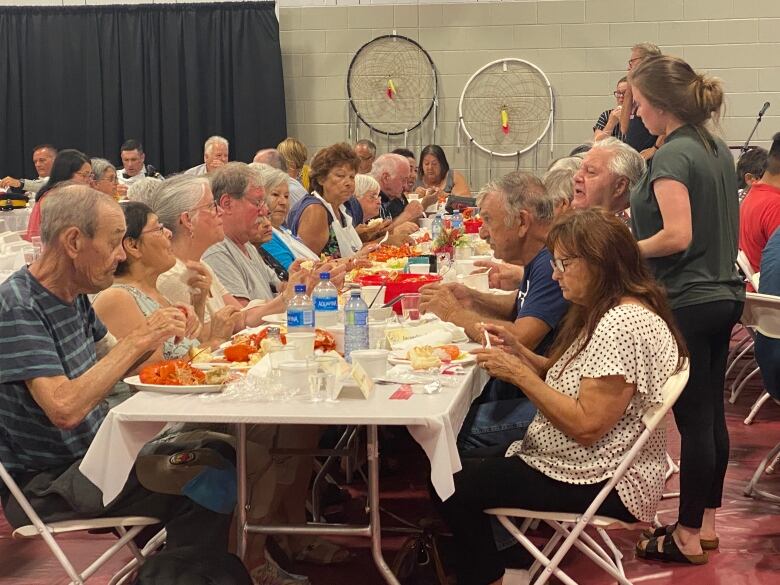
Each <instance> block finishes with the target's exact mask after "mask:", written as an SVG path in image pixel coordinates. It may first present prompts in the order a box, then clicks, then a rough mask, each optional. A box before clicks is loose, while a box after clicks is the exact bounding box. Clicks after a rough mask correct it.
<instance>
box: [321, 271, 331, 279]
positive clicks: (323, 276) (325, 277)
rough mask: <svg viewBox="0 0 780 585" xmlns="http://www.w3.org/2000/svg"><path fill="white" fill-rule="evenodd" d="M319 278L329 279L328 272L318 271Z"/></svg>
mask: <svg viewBox="0 0 780 585" xmlns="http://www.w3.org/2000/svg"><path fill="white" fill-rule="evenodd" d="M320 280H330V272H320Z"/></svg>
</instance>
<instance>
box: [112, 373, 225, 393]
mask: <svg viewBox="0 0 780 585" xmlns="http://www.w3.org/2000/svg"><path fill="white" fill-rule="evenodd" d="M124 383H125V384H127V385H128V386H132V387H133V388H136V389H137V390H143V391H145V392H161V393H163V394H207V393H209V392H222V388H223V387H224V384H197V385H195V386H167V385H161V384H144V383H143V382H141V379H140V377H138V376H130V377H128V378H125V379H124Z"/></svg>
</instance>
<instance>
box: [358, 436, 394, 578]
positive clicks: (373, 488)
mask: <svg viewBox="0 0 780 585" xmlns="http://www.w3.org/2000/svg"><path fill="white" fill-rule="evenodd" d="M366 450H367V451H368V507H369V518H370V524H371V552H372V554H373V556H374V562H375V563H376V567H377V569H379V573H380V574H381V575H382V577H384V579H385V581H387V582H388V583H389V584H390V585H400V583H399V582H398V579H396V578H395V575H393V572H392V571H391V570H390V567H388V566H387V562H386V561H385V558H384V556H383V555H382V527H381V522H380V518H379V515H380V510H379V433H378V432H377V427H376V425H370V426H369V427H368V442H367V443H366Z"/></svg>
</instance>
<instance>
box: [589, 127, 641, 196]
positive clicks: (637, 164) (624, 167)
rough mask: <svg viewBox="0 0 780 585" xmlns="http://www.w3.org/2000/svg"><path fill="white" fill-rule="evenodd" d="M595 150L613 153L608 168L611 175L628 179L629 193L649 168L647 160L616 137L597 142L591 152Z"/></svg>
mask: <svg viewBox="0 0 780 585" xmlns="http://www.w3.org/2000/svg"><path fill="white" fill-rule="evenodd" d="M593 150H607V151H609V152H611V153H612V157H611V158H610V159H609V164H608V165H607V166H608V168H609V170H610V172H611V173H613V174H615V175H617V176H619V177H625V178H626V179H628V190H629V191H630V190H631V189H633V188H634V186H636V184H637V183H638V182H639V179H641V178H642V175H643V174H644V173H645V169H646V168H647V165H646V163H645V160H644V159H643V158H642V156H641V155H640V154H639V153H638V152H637V151H636V150H634V149H633V148H631V147H630V146H629V145H628V144H626V143H625V142H622V141H620V140H618V139H617V138H615V137H614V136H609V137H608V138H604V139H603V140H599V141H597V142H596V143H595V144H594V145H593V147H592V148H591V151H593Z"/></svg>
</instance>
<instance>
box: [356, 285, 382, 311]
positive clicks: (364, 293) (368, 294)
mask: <svg viewBox="0 0 780 585" xmlns="http://www.w3.org/2000/svg"><path fill="white" fill-rule="evenodd" d="M380 288H381V289H382V290H384V287H382V286H379V285H372V286H364V287H361V289H360V296H361V298H362V299H363V302H364V303H366V304H367V305H371V301H374V297H376V301H374V307H381V306H382V305H384V304H385V297H384V295H383V294H382V293H380V292H379V289H380ZM377 295H379V296H377Z"/></svg>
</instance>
